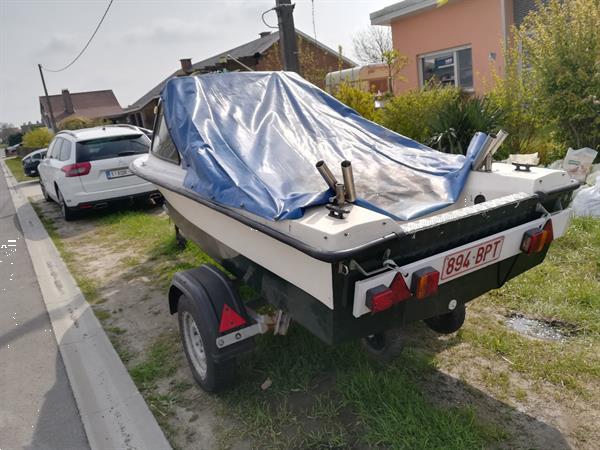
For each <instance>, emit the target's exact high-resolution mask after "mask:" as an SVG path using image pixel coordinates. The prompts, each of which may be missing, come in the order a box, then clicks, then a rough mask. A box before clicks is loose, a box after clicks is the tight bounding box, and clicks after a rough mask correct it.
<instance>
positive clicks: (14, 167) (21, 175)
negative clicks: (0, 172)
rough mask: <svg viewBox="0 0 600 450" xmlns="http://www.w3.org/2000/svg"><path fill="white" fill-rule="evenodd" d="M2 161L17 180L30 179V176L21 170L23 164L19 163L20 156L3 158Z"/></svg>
mask: <svg viewBox="0 0 600 450" xmlns="http://www.w3.org/2000/svg"><path fill="white" fill-rule="evenodd" d="M4 162H5V163H6V165H7V166H8V168H9V169H10V171H11V172H12V174H13V176H14V177H15V178H16V179H17V181H18V182H21V181H30V180H31V179H32V178H30V177H28V176H26V175H25V172H23V164H21V158H19V157H18V156H17V157H15V158H9V159H5V160H4Z"/></svg>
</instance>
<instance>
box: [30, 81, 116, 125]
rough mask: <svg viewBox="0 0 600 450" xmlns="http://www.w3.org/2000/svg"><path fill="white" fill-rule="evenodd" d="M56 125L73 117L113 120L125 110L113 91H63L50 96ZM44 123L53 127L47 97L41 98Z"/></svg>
mask: <svg viewBox="0 0 600 450" xmlns="http://www.w3.org/2000/svg"><path fill="white" fill-rule="evenodd" d="M48 98H49V99H50V105H51V106H52V112H53V114H54V119H55V120H56V124H58V123H60V122H61V121H62V120H64V119H66V118H67V117H71V116H78V117H85V118H87V119H99V118H101V119H111V118H113V117H114V116H118V115H120V114H122V113H123V109H122V108H121V105H119V102H118V101H117V98H116V97H115V94H114V93H113V91H112V90H110V89H107V90H103V91H89V92H75V93H70V92H69V90H68V89H63V90H62V92H61V93H60V94H59V95H49V96H48ZM39 101H40V113H41V115H42V123H43V124H44V125H45V126H46V127H48V128H51V127H52V123H51V120H50V111H49V109H48V102H47V101H46V97H45V96H41V97H40V98H39Z"/></svg>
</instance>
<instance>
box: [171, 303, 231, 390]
mask: <svg viewBox="0 0 600 450" xmlns="http://www.w3.org/2000/svg"><path fill="white" fill-rule="evenodd" d="M177 316H178V321H179V331H180V333H181V343H182V345H183V350H184V352H185V356H186V358H187V360H188V364H189V366H190V369H191V371H192V375H193V376H194V379H195V380H196V382H197V383H198V384H199V385H200V387H201V388H202V389H204V390H205V391H207V392H216V391H220V390H222V389H225V388H227V387H229V386H230V385H231V384H233V380H234V378H235V367H236V360H235V358H230V359H227V360H225V361H217V360H215V358H214V357H213V352H214V347H215V346H216V344H215V342H216V338H217V337H216V336H213V333H212V332H211V328H210V327H209V326H208V324H207V323H206V321H207V320H208V319H207V318H206V317H205V316H204V315H203V314H202V313H201V311H200V310H199V308H198V306H197V304H196V303H195V302H193V301H191V300H190V299H189V298H188V297H187V296H186V295H182V296H181V297H180V298H179V302H178V305H177Z"/></svg>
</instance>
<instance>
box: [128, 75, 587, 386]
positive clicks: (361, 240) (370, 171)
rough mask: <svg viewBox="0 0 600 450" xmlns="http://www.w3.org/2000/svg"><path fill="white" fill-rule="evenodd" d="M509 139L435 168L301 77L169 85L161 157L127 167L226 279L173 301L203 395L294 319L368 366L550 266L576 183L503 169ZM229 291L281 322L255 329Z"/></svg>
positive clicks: (191, 279) (159, 131) (436, 155)
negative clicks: (399, 330) (356, 342)
mask: <svg viewBox="0 0 600 450" xmlns="http://www.w3.org/2000/svg"><path fill="white" fill-rule="evenodd" d="M505 137H506V133H504V132H499V133H498V134H496V135H488V134H485V133H477V134H476V135H475V136H474V137H473V140H472V142H471V145H470V146H469V149H468V151H467V154H466V155H449V154H445V153H441V152H438V151H436V150H433V149H431V148H429V147H426V146H425V145H423V144H420V143H418V142H415V141H413V140H411V139H408V138H406V137H404V136H401V135H399V134H397V133H394V132H392V131H390V130H387V129H385V128H383V127H381V126H379V125H377V124H375V123H373V122H370V121H368V120H366V119H364V118H362V117H361V116H360V115H358V114H357V113H356V112H355V111H354V110H352V109H351V108H348V107H347V106H345V105H343V104H342V103H340V102H339V101H337V100H336V99H335V98H334V97H332V96H330V95H329V94H327V93H326V92H324V91H322V90H321V89H319V88H317V87H315V86H313V85H311V84H310V83H308V82H307V81H305V80H304V79H302V78H301V77H300V76H299V75H297V74H294V73H287V72H242V73H215V74H206V75H198V76H185V77H178V78H174V79H171V80H170V81H168V82H167V84H166V86H165V88H164V90H163V92H162V94H161V100H160V102H159V106H158V109H157V115H156V122H155V127H154V134H153V141H152V147H151V151H150V153H149V154H148V155H144V156H143V157H141V158H138V159H136V160H135V161H134V162H133V163H132V164H131V166H130V167H131V170H132V171H133V172H134V173H135V174H136V175H138V176H139V177H141V178H144V179H146V180H148V181H151V182H152V183H154V184H156V185H157V187H158V189H159V190H160V192H161V193H162V195H163V196H164V198H165V208H166V210H167V212H168V214H169V216H170V217H171V219H172V220H173V222H174V224H175V226H176V230H177V235H178V237H179V238H180V239H183V238H185V239H189V240H192V241H193V242H195V243H196V244H197V245H199V246H200V247H201V248H202V249H203V250H204V251H205V252H206V253H207V254H209V255H210V256H211V257H212V258H214V259H215V261H216V262H217V263H218V264H219V265H220V266H221V267H222V268H223V269H225V271H227V274H224V273H223V271H222V270H220V269H218V268H216V267H214V266H210V267H201V268H199V269H197V270H196V269H193V270H192V271H190V272H189V273H187V274H185V273H183V274H178V275H176V276H175V277H174V279H173V283H172V286H171V289H170V291H169V302H170V307H171V312H172V313H175V312H178V313H179V316H180V328H181V329H182V339H183V343H184V349H185V351H186V354H187V356H188V360H189V362H190V365H191V366H192V369H193V373H194V376H195V377H196V380H197V381H198V382H199V383H200V385H201V386H202V387H203V388H205V389H206V390H214V389H216V388H218V387H220V386H221V385H222V384H225V383H224V382H223V383H221V382H220V381H219V378H218V377H217V376H216V375H215V372H214V370H213V371H212V372H211V367H212V368H213V369H214V367H217V366H218V364H226V363H227V362H228V361H230V360H231V359H232V358H234V357H235V356H236V355H237V354H238V353H240V352H244V351H247V350H248V345H247V344H248V343H249V342H251V341H252V340H253V337H254V336H255V335H256V334H259V333H264V332H265V331H267V329H273V328H275V330H276V331H277V330H279V331H280V332H281V331H283V332H285V330H286V329H287V325H288V324H289V319H290V318H291V319H293V320H294V321H295V322H297V323H299V324H300V325H302V326H304V327H305V328H306V329H308V330H309V331H310V332H311V333H313V334H314V335H316V336H317V337H318V338H320V339H321V340H323V341H325V342H326V343H328V344H331V345H335V344H338V343H340V342H343V341H346V340H349V339H358V338H362V339H364V342H365V343H366V346H367V349H368V350H370V351H371V352H373V353H375V354H380V353H384V352H385V351H386V350H387V349H389V348H391V345H390V342H389V340H388V341H386V336H388V334H386V333H388V331H389V330H390V329H394V328H396V327H401V326H403V325H406V324H408V323H411V322H414V321H418V320H424V321H425V322H426V323H427V324H428V326H429V327H430V328H432V329H434V330H435V331H438V332H440V333H450V332H454V331H456V330H457V329H458V328H460V326H461V325H462V323H463V321H464V317H465V305H466V304H467V303H468V302H469V301H471V300H473V299H475V298H476V297H478V296H480V295H481V294H483V293H485V292H487V291H489V290H492V289H496V288H499V287H501V286H502V285H503V284H504V283H505V282H506V281H508V280H510V279H511V278H514V277H516V276H517V275H519V274H521V273H523V272H525V271H527V270H529V269H531V268H533V267H534V266H536V265H538V264H540V263H541V262H542V261H543V260H544V258H545V256H546V253H547V251H548V248H549V246H550V244H551V242H552V241H553V240H554V239H557V238H559V237H560V236H562V235H564V233H565V231H566V229H567V227H568V225H569V222H570V218H571V210H570V209H569V208H568V207H567V205H568V204H569V202H570V199H571V194H572V192H573V191H574V190H575V189H576V188H577V187H578V183H577V182H576V181H574V180H571V179H570V177H569V176H568V175H567V173H566V172H564V171H562V170H551V169H545V168H540V167H531V166H529V165H523V164H517V165H512V164H503V163H496V162H493V155H494V153H495V151H497V149H498V148H499V147H500V145H501V144H502V141H503V139H504V138H505ZM231 276H233V277H234V278H235V279H236V280H240V281H241V282H242V283H244V284H246V285H248V286H250V287H252V288H253V289H254V291H255V292H257V293H258V294H259V295H260V298H261V299H262V300H263V301H265V302H267V303H268V305H269V306H270V307H271V308H272V310H273V311H275V312H276V317H275V318H274V319H272V320H271V321H270V322H269V319H266V318H265V314H258V313H256V310H255V309H253V308H251V307H250V306H249V305H248V303H247V302H245V301H244V300H243V299H242V298H241V297H240V296H239V295H238V294H236V293H235V292H234V289H233V288H232V287H231V286H233V285H232V284H231V279H230V278H231ZM211 286H212V287H211ZM223 286H226V287H227V288H224V287H223ZM217 292H218V294H217ZM213 293H214V295H213ZM183 297H186V298H187V300H186V301H187V302H188V303H187V304H188V306H186V308H184V309H185V311H184V312H183V313H182V309H181V308H182V307H181V301H180V298H183ZM192 304H197V305H200V306H198V307H197V308H196V307H195V306H194V307H192V306H190V305H192ZM199 311H203V312H199ZM202 316H204V317H202ZM206 317H210V319H206ZM272 317H274V316H272ZM206 320H208V322H206ZM198 348H202V351H201V352H199V351H198V350H197V349H198ZM236 349H237V350H236ZM207 358H208V361H209V363H208V365H207ZM207 367H208V369H207ZM222 372H223V371H221V372H219V373H222ZM207 377H208V378H207ZM207 380H209V381H207ZM215 380H216V381H215Z"/></svg>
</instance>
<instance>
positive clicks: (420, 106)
mask: <svg viewBox="0 0 600 450" xmlns="http://www.w3.org/2000/svg"><path fill="white" fill-rule="evenodd" d="M460 97H461V94H460V90H459V89H456V88H450V87H442V86H436V85H432V86H429V87H428V88H427V89H423V90H415V91H409V92H407V93H405V94H402V95H400V96H397V97H394V98H392V99H391V100H389V101H388V102H387V104H386V105H385V107H384V108H383V110H382V111H381V118H380V120H379V123H381V125H383V126H384V127H386V128H389V129H390V130H393V131H395V132H397V133H400V134H402V135H403V136H406V137H409V138H411V139H414V140H416V141H419V142H426V141H427V140H429V138H431V136H432V133H431V129H430V127H429V124H430V123H431V121H432V120H433V119H434V118H436V117H438V116H439V114H440V113H441V111H443V110H445V109H447V108H449V107H450V105H453V104H455V103H457V102H458V101H459V100H460Z"/></svg>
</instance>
